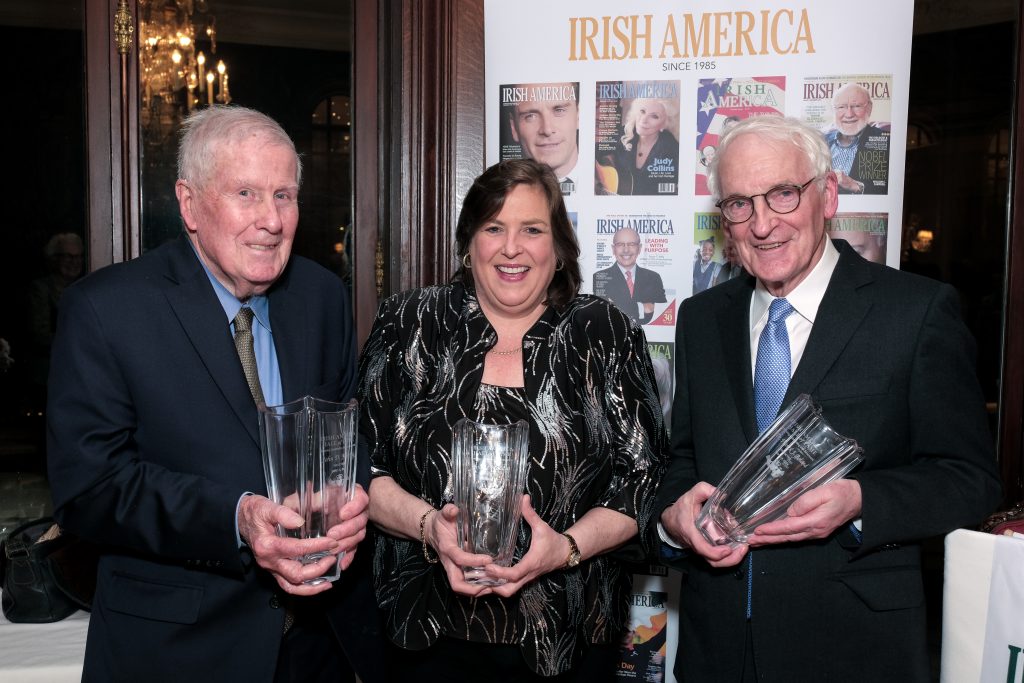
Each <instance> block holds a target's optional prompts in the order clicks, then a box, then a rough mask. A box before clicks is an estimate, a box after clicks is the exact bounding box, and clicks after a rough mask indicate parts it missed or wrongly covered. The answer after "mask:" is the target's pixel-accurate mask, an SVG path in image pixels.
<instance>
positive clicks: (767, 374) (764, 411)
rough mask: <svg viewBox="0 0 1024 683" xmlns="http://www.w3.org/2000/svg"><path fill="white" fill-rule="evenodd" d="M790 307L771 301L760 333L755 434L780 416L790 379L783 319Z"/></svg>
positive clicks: (779, 301)
mask: <svg viewBox="0 0 1024 683" xmlns="http://www.w3.org/2000/svg"><path fill="white" fill-rule="evenodd" d="M792 312H793V306H792V305H791V304H790V303H789V302H788V301H786V300H785V299H773V300H772V304H771V306H770V307H769V308H768V324H766V325H765V326H764V329H763V330H761V338H760V340H759V341H758V343H757V363H756V364H755V365H754V411H755V414H756V415H757V431H758V432H763V431H764V430H765V429H767V428H768V425H770V424H771V423H772V421H773V420H774V419H775V416H776V415H778V414H779V408H780V407H781V406H782V398H783V396H785V395H786V389H787V388H788V387H789V377H790V367H791V361H790V355H789V332H788V331H787V330H786V318H787V317H789V314H790V313H792Z"/></svg>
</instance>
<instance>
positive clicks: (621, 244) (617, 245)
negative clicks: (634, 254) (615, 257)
mask: <svg viewBox="0 0 1024 683" xmlns="http://www.w3.org/2000/svg"><path fill="white" fill-rule="evenodd" d="M612 246H613V247H615V248H616V249H619V248H622V247H630V248H632V249H636V248H637V247H639V246H640V243H639V242H612Z"/></svg>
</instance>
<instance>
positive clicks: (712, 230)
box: [691, 212, 726, 294]
mask: <svg viewBox="0 0 1024 683" xmlns="http://www.w3.org/2000/svg"><path fill="white" fill-rule="evenodd" d="M725 242H726V237H725V230H723V229H722V215H721V214H720V213H717V212H716V213H696V214H694V216H693V244H694V251H693V285H692V289H691V294H698V293H700V292H703V291H704V290H705V289H708V288H710V287H714V286H715V285H716V284H718V282H719V278H720V277H721V276H722V268H723V266H724V265H725Z"/></svg>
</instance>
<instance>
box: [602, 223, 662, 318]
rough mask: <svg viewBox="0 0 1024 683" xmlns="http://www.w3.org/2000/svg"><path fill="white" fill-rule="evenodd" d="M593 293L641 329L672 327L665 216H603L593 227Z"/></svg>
mask: <svg viewBox="0 0 1024 683" xmlns="http://www.w3.org/2000/svg"><path fill="white" fill-rule="evenodd" d="M595 227H596V234H597V236H598V241H597V243H596V245H595V254H594V267H595V272H594V276H593V290H592V291H593V292H594V294H596V295H597V296H601V297H604V298H606V299H608V300H609V301H611V302H612V303H613V304H615V305H616V306H618V307H619V308H620V309H621V310H622V311H623V312H625V313H626V314H627V315H629V317H631V318H632V319H633V320H636V321H637V322H639V323H640V324H641V325H674V324H675V289H671V288H669V289H666V288H665V285H664V281H663V280H662V275H663V274H665V275H666V276H667V275H668V274H671V273H672V263H673V259H672V249H671V248H670V244H671V242H670V240H671V239H672V237H673V236H674V235H675V227H674V226H673V223H672V218H671V217H669V216H668V215H665V214H653V213H645V214H608V215H605V216H602V217H600V218H598V219H597V221H596V225H595Z"/></svg>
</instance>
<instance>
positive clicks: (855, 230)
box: [826, 213, 889, 265]
mask: <svg viewBox="0 0 1024 683" xmlns="http://www.w3.org/2000/svg"><path fill="white" fill-rule="evenodd" d="M826 229H827V230H828V235H829V237H833V238H835V239H841V240H846V241H847V242H849V243H850V246H851V247H853V248H854V249H855V250H856V251H857V253H858V254H860V255H861V256H863V257H864V258H866V259H867V260H868V261H874V262H875V263H881V264H882V265H885V251H886V242H887V240H888V239H889V214H887V213H837V214H836V215H835V216H833V217H832V219H831V220H830V221H829V222H828V224H827V225H826Z"/></svg>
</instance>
